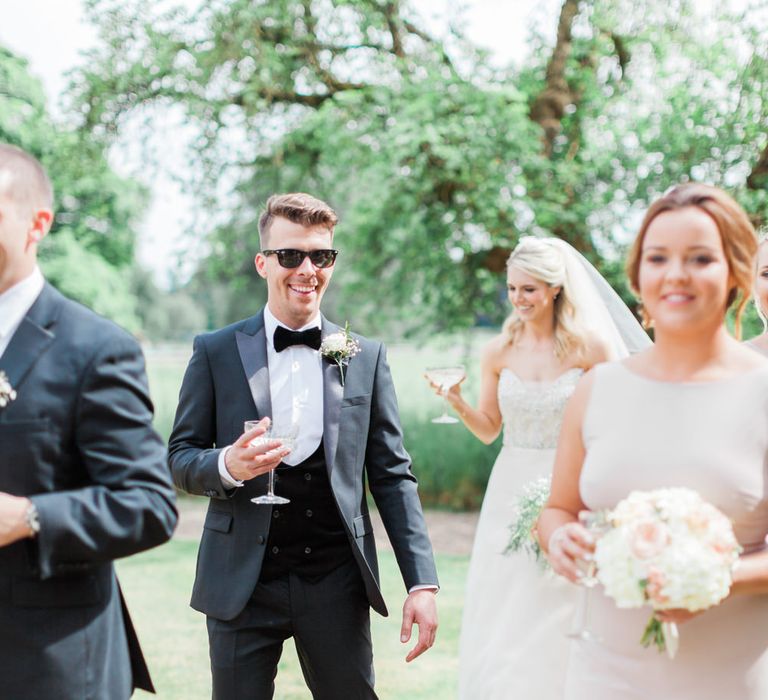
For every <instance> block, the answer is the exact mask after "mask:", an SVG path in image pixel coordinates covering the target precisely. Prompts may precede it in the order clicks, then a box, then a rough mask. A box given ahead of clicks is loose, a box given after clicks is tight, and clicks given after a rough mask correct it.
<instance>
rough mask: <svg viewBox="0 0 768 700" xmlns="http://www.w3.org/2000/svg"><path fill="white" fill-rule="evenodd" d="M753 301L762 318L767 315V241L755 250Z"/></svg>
mask: <svg viewBox="0 0 768 700" xmlns="http://www.w3.org/2000/svg"><path fill="white" fill-rule="evenodd" d="M755 300H756V301H757V305H758V307H759V308H760V311H761V312H762V314H763V316H766V315H768V241H763V242H762V243H761V244H760V247H759V248H758V250H757V278H756V279H755Z"/></svg>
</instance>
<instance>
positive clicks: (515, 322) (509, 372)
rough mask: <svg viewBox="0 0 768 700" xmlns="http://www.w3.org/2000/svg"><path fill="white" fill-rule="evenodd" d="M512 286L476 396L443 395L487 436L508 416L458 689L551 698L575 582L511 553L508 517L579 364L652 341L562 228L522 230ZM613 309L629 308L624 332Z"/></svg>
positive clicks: (481, 531) (511, 263) (547, 458)
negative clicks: (558, 231)
mask: <svg viewBox="0 0 768 700" xmlns="http://www.w3.org/2000/svg"><path fill="white" fill-rule="evenodd" d="M587 270H589V272H588V271H587ZM590 275H591V277H590ZM507 286H508V289H509V301H510V302H511V304H512V305H513V307H514V311H513V313H512V315H511V316H510V317H509V318H508V319H507V321H506V323H505V324H504V328H503V330H502V332H501V333H500V334H499V335H498V336H496V337H494V338H493V339H492V340H491V341H490V343H489V344H488V345H487V347H486V348H485V350H484V352H483V355H482V360H481V386H480V399H479V404H478V407H477V408H473V407H472V406H470V405H469V404H468V403H467V402H466V401H465V400H464V399H463V397H462V396H461V391H460V388H459V386H458V385H457V386H455V387H453V388H452V389H451V390H450V391H449V392H448V393H447V394H446V395H445V398H446V399H447V400H448V402H449V403H450V404H451V406H452V407H453V408H454V409H455V410H456V412H457V413H458V415H459V417H460V418H461V420H462V421H463V422H464V424H465V425H466V426H467V428H469V430H470V431H472V433H474V434H475V435H476V436H477V437H478V438H479V439H480V440H482V441H483V442H485V443H491V442H492V441H493V440H494V439H495V438H496V437H497V436H498V434H499V432H500V431H501V429H502V425H503V427H504V443H503V447H502V449H501V452H500V453H499V456H498V458H497V459H496V463H495V464H494V467H493V471H492V473H491V477H490V480H489V482H488V487H487V490H486V494H485V499H484V501H483V506H482V510H481V513H480V520H479V523H478V528H477V533H476V535H475V543H474V548H473V550H472V559H471V562H470V567H469V575H468V579H467V586H466V595H465V603H464V616H463V622H462V631H461V641H460V658H459V698H461V699H462V700H501V699H504V700H506V699H508V698H520V699H521V700H550V699H552V700H554V699H555V698H560V697H561V696H562V692H563V680H564V672H565V666H566V661H567V655H568V638H567V636H566V634H567V632H568V629H569V627H570V625H571V622H572V618H573V615H574V610H575V605H576V601H577V598H578V590H573V589H572V587H569V586H568V585H567V584H566V583H565V582H563V581H561V580H558V577H556V576H554V575H553V574H552V573H551V572H550V571H542V569H541V567H540V566H539V565H538V564H537V563H536V562H534V561H533V560H532V559H531V558H530V557H529V556H527V555H526V554H525V553H523V552H519V553H513V554H505V553H504V550H505V548H506V546H507V543H508V541H509V535H510V531H509V525H510V523H511V521H512V519H513V517H514V512H515V506H516V503H517V498H518V496H519V494H520V491H521V489H522V487H523V486H525V485H526V484H528V483H529V482H531V481H532V480H534V479H537V478H538V477H541V476H549V475H550V473H551V470H552V462H553V459H554V448H555V446H556V443H557V437H558V433H559V429H560V421H561V416H562V412H563V408H564V406H565V403H566V401H567V400H568V398H569V396H570V395H571V392H572V391H573V388H574V386H575V384H576V382H577V381H578V379H579V377H580V376H581V374H582V373H583V372H584V371H585V370H587V369H589V368H590V367H592V366H593V365H595V364H597V363H598V362H603V361H605V360H607V359H609V358H615V357H620V356H623V355H626V353H627V345H630V346H631V348H632V349H633V350H635V349H638V348H639V347H642V346H644V345H646V344H648V343H649V341H648V338H647V336H646V335H645V333H644V332H643V331H642V329H641V328H640V327H639V325H638V324H637V323H636V322H635V321H634V319H633V318H632V317H631V314H630V313H629V311H628V310H627V309H626V307H624V306H623V304H622V303H621V301H620V299H618V297H617V296H616V295H615V294H614V293H613V292H612V290H610V287H608V285H607V284H606V283H605V281H604V280H603V279H602V278H600V277H599V275H598V274H597V272H596V271H594V269H593V268H591V266H590V265H589V263H587V262H586V260H584V259H583V258H581V256H579V254H578V253H576V251H575V250H573V249H572V248H571V247H570V246H568V245H567V244H565V243H563V242H562V241H560V240H558V239H554V238H533V237H526V238H523V239H521V241H520V243H519V244H518V246H517V247H516V248H515V250H514V251H513V252H512V254H511V255H510V257H509V260H508V262H507ZM614 309H615V310H616V314H615V315H619V316H621V315H622V314H624V317H623V319H622V321H621V322H620V323H619V324H618V325H619V327H620V328H621V332H622V334H624V330H625V329H627V333H628V337H625V338H624V340H626V342H624V341H623V340H622V337H621V336H620V334H619V332H617V328H616V325H617V324H616V323H615V322H614V321H612V319H611V316H613V315H614V311H613V310H614ZM609 314H610V315H609ZM433 386H434V385H433ZM435 388H436V389H439V388H438V387H435Z"/></svg>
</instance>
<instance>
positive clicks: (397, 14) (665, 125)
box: [75, 0, 768, 330]
mask: <svg viewBox="0 0 768 700" xmlns="http://www.w3.org/2000/svg"><path fill="white" fill-rule="evenodd" d="M153 7H154V6H153V5H152V4H150V3H148V2H143V1H140V0H134V1H133V2H131V1H130V0H128V1H127V2H121V3H120V4H116V3H114V2H105V1H101V2H100V1H98V0H93V1H92V3H91V10H92V15H93V19H94V21H95V22H96V23H97V25H98V26H99V28H100V31H101V36H102V42H101V44H100V46H99V47H98V48H97V49H96V50H95V51H94V53H93V55H92V56H91V57H90V60H89V61H88V64H87V66H86V67H84V68H83V69H82V70H81V71H80V72H79V74H78V76H77V79H76V84H75V89H76V92H75V94H76V99H77V103H78V105H79V109H80V110H81V115H82V120H83V126H84V128H86V129H87V130H88V131H89V132H90V133H91V134H92V135H93V136H94V137H95V138H97V139H99V138H100V139H104V140H106V141H107V142H109V140H110V139H111V138H113V137H114V136H115V134H118V133H120V129H121V126H122V125H123V124H124V123H125V122H126V120H128V119H130V117H131V115H132V114H135V113H136V112H137V110H141V109H143V108H144V107H145V106H146V105H149V104H153V105H181V106H182V107H183V108H184V109H185V110H186V114H187V115H188V117H189V119H190V121H192V122H194V123H195V124H197V125H198V127H199V134H200V141H199V143H198V144H197V146H198V147H199V150H198V154H199V159H198V165H199V168H200V172H201V173H207V175H208V178H207V179H206V178H205V177H203V178H202V179H201V182H203V183H204V184H205V183H208V190H207V191H208V193H210V192H213V191H214V190H215V187H216V186H217V185H220V183H221V181H222V178H223V180H224V181H225V182H232V183H233V188H234V191H235V193H236V195H237V197H236V199H235V202H236V206H234V207H233V208H232V211H231V218H230V219H229V220H228V221H227V222H226V223H225V224H224V225H221V226H219V227H218V228H217V229H216V230H214V231H212V232H211V260H210V263H211V266H212V267H213V268H214V269H219V270H221V271H222V274H224V275H226V276H227V277H229V278H231V277H232V276H233V273H234V274H235V275H237V276H239V277H240V279H241V280H242V284H243V285H244V286H245V287H247V286H248V285H249V284H251V283H252V282H251V280H253V275H252V271H251V267H250V259H251V257H252V253H253V252H254V251H255V250H256V248H257V245H258V242H257V237H256V226H255V221H256V217H257V213H258V207H259V205H260V204H261V203H262V202H263V201H264V199H265V198H266V196H267V195H268V194H269V193H271V192H273V191H276V190H295V189H302V190H309V191H311V192H313V193H315V194H317V195H319V196H321V197H324V198H326V199H328V200H329V201H331V202H332V203H334V204H335V205H336V206H337V207H338V208H339V210H340V211H341V213H342V225H341V226H340V228H339V245H340V247H341V248H342V249H343V258H341V260H343V261H344V264H343V265H339V270H338V272H337V274H338V275H339V276H340V277H341V282H342V285H343V289H344V291H345V292H346V293H345V294H343V295H341V294H340V295H338V296H337V297H335V298H334V299H332V301H333V302H334V303H335V304H336V305H337V306H338V307H339V311H340V313H342V314H344V315H347V316H349V317H351V318H352V319H353V320H357V321H358V322H359V323H363V322H368V323H374V322H375V323H381V322H382V321H384V320H385V319H386V318H387V317H397V318H399V319H401V322H402V319H411V321H407V322H405V324H404V325H405V330H408V329H409V328H410V327H412V326H415V325H416V323H417V322H418V324H419V325H420V326H422V327H427V328H436V329H441V330H449V329H453V328H458V327H466V326H467V325H469V324H471V323H472V322H474V321H475V320H476V319H477V318H478V316H486V317H487V318H489V319H490V320H492V321H498V320H499V318H500V315H501V313H502V309H503V305H501V304H499V303H498V297H499V290H500V280H501V278H500V272H501V271H502V270H503V264H504V260H505V258H506V255H507V253H508V251H509V249H510V248H511V247H512V246H513V245H514V243H515V242H516V240H517V239H518V238H519V236H521V235H525V234H551V235H557V236H560V237H561V238H563V239H565V240H568V241H570V242H571V243H573V244H574V245H575V246H576V247H577V248H579V249H580V250H582V251H584V252H585V254H586V255H587V256H588V257H590V258H591V259H593V260H594V261H595V262H596V263H597V264H598V265H599V266H601V267H602V268H603V270H604V271H605V272H606V274H607V275H608V276H609V278H611V279H612V280H613V281H614V282H615V283H616V284H617V285H619V284H620V282H619V280H620V275H619V274H618V269H619V267H620V266H619V264H618V258H619V256H620V253H621V250H622V247H623V245H625V243H626V241H627V239H628V237H629V236H630V234H631V232H632V229H633V228H634V227H635V226H636V223H637V218H638V216H639V213H640V212H641V211H642V210H643V209H644V208H645V207H646V206H647V204H648V202H649V201H650V200H651V199H653V198H654V197H655V196H657V195H658V194H659V193H660V192H662V191H664V190H665V189H666V188H667V187H668V186H670V185H671V184H673V183H675V182H679V181H681V180H687V179H704V180H707V181H710V182H714V183H716V184H721V185H724V186H726V187H728V188H729V189H731V190H733V191H734V192H735V194H736V195H737V197H738V198H739V199H740V200H741V201H742V203H743V204H744V205H745V206H746V207H747V208H748V210H749V211H750V213H751V214H752V216H753V217H754V219H755V222H756V223H760V222H762V221H764V220H765V219H766V214H767V213H768V194H767V189H766V184H767V180H768V175H767V171H768V140H767V139H766V126H768V103H767V102H766V96H767V95H768V90H767V89H766V83H767V82H768V59H767V57H766V48H765V47H766V46H768V23H766V22H762V21H760V18H763V19H764V17H765V7H764V6H753V7H752V8H751V9H750V12H751V14H750V15H749V16H744V15H739V14H734V13H733V12H729V11H728V10H727V8H726V9H725V10H723V9H722V8H720V10H719V11H718V12H719V14H710V15H707V16H704V15H703V14H702V13H701V12H700V11H698V10H696V9H695V8H694V3H692V2H688V1H687V0H665V1H664V2H662V1H661V0H650V1H649V2H646V3H640V4H637V3H632V2H629V1H628V0H610V1H609V0H582V1H581V2H579V1H578V0H564V2H563V3H562V7H561V10H560V13H559V16H558V18H557V31H556V35H555V36H556V38H555V41H554V43H552V42H551V41H546V40H544V39H542V38H541V37H539V36H537V35H534V36H532V39H531V41H532V46H533V50H532V54H531V57H530V59H529V60H528V61H527V62H526V63H525V64H524V65H523V66H522V67H520V68H515V69H509V70H494V69H492V68H491V67H490V64H489V62H488V61H487V57H486V56H485V55H484V54H483V53H482V52H481V51H478V50H476V49H475V48H474V47H473V46H471V45H470V44H469V43H468V42H467V41H466V40H465V39H463V38H462V37H461V35H460V33H459V32H457V31H455V30H454V31H453V32H452V33H450V34H448V35H446V36H444V37H442V38H441V39H438V38H437V37H436V36H434V35H433V34H432V33H431V32H430V31H428V30H427V28H426V25H425V24H424V22H422V21H421V20H420V18H419V15H418V13H417V12H416V11H415V9H414V6H411V5H409V4H407V3H405V2H400V1H398V0H214V1H213V2H209V3H206V4H205V5H204V6H203V7H202V8H201V9H200V10H199V11H197V12H196V13H193V14H191V15H189V16H186V15H184V14H183V13H181V11H179V10H174V11H172V12H169V13H166V14H159V13H158V12H157V11H156V10H155V9H153ZM217 266H218V267H217Z"/></svg>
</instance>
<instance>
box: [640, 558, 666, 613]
mask: <svg viewBox="0 0 768 700" xmlns="http://www.w3.org/2000/svg"><path fill="white" fill-rule="evenodd" d="M665 583H666V580H665V578H664V574H663V573H662V572H661V571H660V570H659V569H657V568H656V567H655V566H649V567H648V583H647V584H646V586H645V593H646V595H647V596H648V599H649V600H650V601H651V602H652V603H653V604H654V606H659V605H665V604H666V603H668V602H669V598H668V597H667V596H665V595H664V593H663V589H664V584H665Z"/></svg>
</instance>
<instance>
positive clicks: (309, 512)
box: [304, 508, 313, 518]
mask: <svg viewBox="0 0 768 700" xmlns="http://www.w3.org/2000/svg"><path fill="white" fill-rule="evenodd" d="M304 515H306V516H307V517H308V518H311V517H312V515H313V513H312V511H311V510H310V509H309V508H307V509H306V510H305V511H304Z"/></svg>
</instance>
